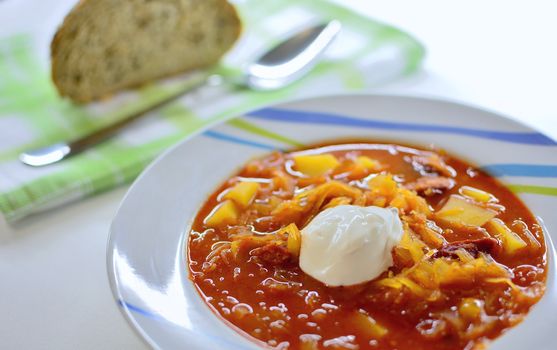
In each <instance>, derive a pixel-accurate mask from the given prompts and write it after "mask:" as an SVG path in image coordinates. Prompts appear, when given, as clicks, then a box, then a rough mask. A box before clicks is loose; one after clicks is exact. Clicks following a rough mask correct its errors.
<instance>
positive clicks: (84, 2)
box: [50, 0, 242, 103]
mask: <svg viewBox="0 0 557 350" xmlns="http://www.w3.org/2000/svg"><path fill="white" fill-rule="evenodd" d="M99 1H102V0H80V1H79V2H78V3H77V4H76V5H75V6H74V8H73V9H72V10H71V11H70V12H69V13H68V15H67V16H66V17H65V18H64V21H63V22H62V24H61V25H60V27H59V28H58V30H57V31H56V34H55V35H54V37H53V39H52V41H51V45H50V51H51V52H50V57H51V78H52V81H53V83H54V86H55V87H56V89H57V91H58V93H59V95H60V96H62V97H68V98H70V99H71V100H73V101H74V102H78V103H88V102H92V101H94V100H98V99H101V98H105V97H108V96H110V95H112V94H114V93H116V92H118V91H120V90H125V89H130V88H135V87H139V86H142V85H145V84H147V83H150V82H152V81H155V80H158V79H162V78H166V77H171V76H174V75H177V74H181V73H186V72H189V71H193V70H196V69H201V68H206V67H209V66H212V65H214V64H216V63H217V62H218V61H219V60H220V58H221V57H222V56H223V55H224V54H225V53H226V52H227V51H228V50H229V49H230V48H231V47H232V46H233V44H234V43H235V42H236V41H237V40H238V38H239V37H240V34H241V31H242V26H241V20H240V17H239V15H238V13H237V11H236V8H235V7H234V6H233V5H232V4H230V3H229V2H228V1H227V0H214V1H215V5H216V6H215V10H217V7H218V11H220V13H221V16H226V18H227V20H228V21H229V23H228V24H229V25H228V27H227V28H228V29H229V30H228V35H230V36H231V37H232V38H233V39H232V40H231V41H230V43H229V45H226V47H224V50H221V51H222V52H220V54H219V57H216V58H215V59H212V60H211V59H208V60H206V61H204V62H202V63H200V64H196V65H194V66H190V67H188V68H181V67H176V68H175V69H171V70H170V71H168V70H167V71H166V72H163V73H160V74H157V75H156V76H155V77H153V78H151V79H147V80H143V81H138V82H135V83H124V84H121V85H120V86H118V85H114V86H112V87H111V88H108V89H105V91H95V92H92V93H90V94H83V93H80V92H78V91H75V89H72V88H71V87H69V86H66V85H67V84H65V83H64V82H63V81H61V79H60V77H61V76H62V75H63V73H64V72H63V70H64V69H65V67H63V66H61V65H60V64H58V63H59V60H61V59H62V58H61V57H60V55H61V53H62V52H63V51H64V50H67V49H69V47H68V46H69V42H68V39H69V38H70V37H71V35H72V31H73V30H74V28H76V26H78V25H79V24H81V23H80V22H82V21H83V20H86V19H87V18H88V16H91V15H92V14H90V13H87V12H88V11H89V10H90V9H89V8H88V7H90V6H89V5H92V4H93V3H95V2H99ZM105 1H106V0H105ZM117 1H128V0H117ZM180 1H190V2H202V1H204V0H180ZM230 23H232V25H230ZM152 63H153V64H157V63H156V62H152Z"/></svg>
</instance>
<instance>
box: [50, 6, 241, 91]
mask: <svg viewBox="0 0 557 350" xmlns="http://www.w3.org/2000/svg"><path fill="white" fill-rule="evenodd" d="M240 27H241V26H240V20H239V18H238V15H237V13H236V11H235V9H234V7H232V5H230V4H229V3H228V2H227V1H226V0H82V1H81V2H80V3H78V5H76V7H75V8H74V9H73V10H72V11H71V12H70V13H69V14H68V15H67V16H66V18H65V20H64V23H63V24H62V25H61V26H60V28H59V29H58V32H57V33H56V35H55V36H54V39H53V41H52V45H51V56H52V79H53V81H54V84H55V85H56V87H57V89H58V91H59V93H60V95H62V96H67V97H69V98H71V99H73V100H74V101H77V102H89V101H92V100H95V99H98V98H101V97H104V96H107V95H110V94H112V93H114V92H116V91H118V90H121V89H125V88H129V87H133V86H138V85H141V84H144V83H147V82H149V81H152V80H155V79H158V78H162V77H165V76H171V75H174V74H177V73H181V72H186V71H190V70H194V69H197V68H203V67H207V66H210V65H213V64H215V63H216V62H217V61H218V60H219V59H220V58H221V57H222V56H223V55H224V53H225V52H226V51H227V50H228V49H229V48H230V47H232V45H233V44H234V42H235V41H236V40H237V39H238V37H239V35H240Z"/></svg>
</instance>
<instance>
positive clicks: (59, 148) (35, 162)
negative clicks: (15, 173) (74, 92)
mask: <svg viewBox="0 0 557 350" xmlns="http://www.w3.org/2000/svg"><path fill="white" fill-rule="evenodd" d="M221 81H222V77H220V76H218V75H215V74H213V75H207V74H204V75H203V76H202V77H201V78H199V77H198V78H197V80H195V81H193V82H192V83H191V84H188V86H187V88H185V89H181V90H178V91H176V92H174V93H173V94H171V95H170V96H167V97H165V98H163V99H162V100H160V101H158V102H156V103H155V104H152V105H148V106H146V107H145V108H143V109H140V110H137V111H134V112H132V113H130V114H129V115H127V116H126V117H125V118H122V119H120V120H118V121H116V122H114V123H111V124H109V125H107V126H104V127H101V128H100V129H97V130H95V131H93V132H91V133H89V134H87V135H84V136H81V137H79V138H77V139H74V140H71V141H68V142H59V143H55V144H51V145H48V146H44V147H40V148H36V149H33V150H29V151H26V152H23V153H21V154H20V156H19V159H20V160H21V162H23V163H25V164H27V165H31V166H43V165H48V164H52V163H56V162H58V161H60V160H62V159H64V158H67V157H69V156H71V155H74V154H76V153H79V152H81V151H83V150H86V149H87V148H89V147H91V146H94V145H96V144H98V143H99V142H102V141H104V140H106V139H107V138H109V137H110V136H112V135H114V134H115V133H116V132H118V131H119V130H121V129H123V128H124V127H126V126H128V125H129V124H131V123H132V122H134V121H135V120H137V119H139V118H140V117H142V116H144V115H145V114H147V113H149V112H151V111H153V110H155V109H157V108H159V107H161V106H163V105H165V104H167V103H169V102H171V101H174V100H176V99H178V98H179V97H181V96H183V95H185V94H187V93H189V92H191V91H192V90H195V89H198V88H200V87H202V86H205V85H209V84H210V85H216V84H217V83H220V82H221Z"/></svg>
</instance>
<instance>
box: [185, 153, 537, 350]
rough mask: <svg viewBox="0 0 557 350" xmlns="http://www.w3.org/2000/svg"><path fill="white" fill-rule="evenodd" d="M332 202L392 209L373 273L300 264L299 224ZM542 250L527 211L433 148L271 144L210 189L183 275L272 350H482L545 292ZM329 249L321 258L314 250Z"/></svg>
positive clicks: (496, 184)
mask: <svg viewBox="0 0 557 350" xmlns="http://www.w3.org/2000/svg"><path fill="white" fill-rule="evenodd" d="M339 205H356V206H375V207H383V208H387V207H394V208H397V209H398V215H399V218H400V221H401V222H402V225H403V235H402V238H401V240H400V242H399V243H398V244H397V245H396V246H395V247H394V248H393V249H392V252H391V254H392V261H393V264H392V266H391V267H389V268H388V269H387V270H386V271H384V272H383V273H382V274H381V275H380V276H378V277H377V278H375V279H373V280H371V281H368V282H365V283H361V284H358V285H350V286H341V287H331V286H327V285H325V284H324V283H322V282H320V281H318V280H316V279H314V278H312V277H310V276H309V275H307V274H306V273H304V272H303V271H302V270H301V268H300V266H299V256H300V244H301V240H302V238H303V235H302V234H301V233H300V232H303V230H304V227H305V226H306V225H307V224H308V223H309V222H310V221H311V220H312V219H313V218H314V217H315V216H316V215H318V214H319V213H320V212H322V211H323V210H326V209H328V208H332V207H335V206H339ZM545 254H546V248H545V243H544V238H543V233H542V229H541V227H540V225H539V224H538V222H537V221H536V219H535V218H534V216H533V215H532V213H530V211H529V210H528V208H526V206H525V205H524V204H523V203H522V202H521V201H520V199H518V198H517V197H516V196H515V195H514V194H513V193H512V192H510V191H509V190H508V189H506V188H505V187H504V186H502V185H501V184H500V183H499V182H498V181H497V180H495V179H494V178H492V177H490V176H489V175H488V174H486V173H484V172H482V171H481V170H479V169H477V168H474V167H473V166H471V165H470V164H468V163H466V162H464V161H462V160H460V159H457V158H455V157H453V156H450V155H447V154H445V153H442V152H434V151H430V150H421V149H417V148H412V147H406V146H400V145H393V144H381V143H352V144H337V145H327V146H321V147H315V148H311V149H307V150H301V151H297V152H292V153H279V152H275V153H272V154H269V155H268V156H265V157H263V158H260V159H256V160H253V161H250V162H249V163H248V164H246V165H245V166H244V167H243V168H242V169H241V170H240V171H239V172H238V173H237V174H236V175H234V176H232V177H231V178H230V179H229V180H228V181H226V182H225V183H224V184H222V186H220V187H219V189H218V190H217V191H215V193H213V194H212V195H211V196H210V197H209V198H208V200H207V202H206V203H205V204H204V205H203V207H202V208H201V210H200V211H199V213H198V214H197V216H196V218H195V221H194V223H193V226H192V228H191V233H190V235H189V242H188V257H189V267H190V272H191V274H190V275H191V279H192V280H193V283H194V284H195V285H196V287H197V289H198V290H199V293H200V294H201V296H202V297H203V298H204V299H205V301H206V302H207V303H208V304H209V305H210V306H211V308H212V309H213V310H214V311H215V312H216V313H217V314H218V315H220V316H221V317H223V318H224V319H226V320H227V321H229V322H230V323H231V324H233V325H234V326H235V328H236V329H237V331H238V332H240V333H242V334H244V335H245V336H247V337H248V338H250V339H252V340H253V341H255V342H257V343H259V344H260V345H262V346H263V347H272V348H278V349H300V350H311V349H398V350H410V349H411V350H420V349H428V350H442V349H447V350H448V349H451V350H454V349H466V350H471V349H481V348H482V347H483V346H484V345H485V344H486V343H487V342H488V341H489V340H490V339H494V338H496V337H497V336H499V335H501V334H502V332H503V331H504V330H505V329H508V328H509V327H512V326H514V325H516V324H517V323H519V322H520V321H521V320H522V319H523V318H524V316H525V315H526V314H527V313H528V310H529V309H530V307H531V306H532V305H533V304H535V303H536V302H537V301H538V300H539V299H540V297H541V296H542V294H543V292H544V288H545V279H546V269H547V265H546V260H545ZM322 258H323V259H327V256H323V257H322Z"/></svg>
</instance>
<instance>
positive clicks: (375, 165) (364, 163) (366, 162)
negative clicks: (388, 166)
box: [355, 156, 381, 170]
mask: <svg viewBox="0 0 557 350" xmlns="http://www.w3.org/2000/svg"><path fill="white" fill-rule="evenodd" d="M355 163H356V164H357V165H359V166H361V167H362V168H364V169H367V170H378V169H379V168H381V164H379V162H378V161H376V160H375V159H371V158H369V157H366V156H359V157H356V160H355Z"/></svg>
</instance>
